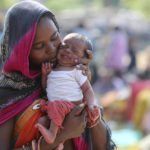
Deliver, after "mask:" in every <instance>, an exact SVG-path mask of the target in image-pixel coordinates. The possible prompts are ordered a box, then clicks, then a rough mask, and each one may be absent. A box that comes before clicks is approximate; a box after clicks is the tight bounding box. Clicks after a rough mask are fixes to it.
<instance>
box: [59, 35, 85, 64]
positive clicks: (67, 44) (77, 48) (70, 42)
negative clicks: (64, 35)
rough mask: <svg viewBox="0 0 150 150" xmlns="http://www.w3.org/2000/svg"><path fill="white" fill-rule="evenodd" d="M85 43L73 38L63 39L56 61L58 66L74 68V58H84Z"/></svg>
mask: <svg viewBox="0 0 150 150" xmlns="http://www.w3.org/2000/svg"><path fill="white" fill-rule="evenodd" d="M85 49H86V46H85V43H84V42H82V41H80V40H78V39H74V38H68V39H65V40H64V41H63V43H62V45H61V46H60V49H59V51H58V54H57V60H58V63H59V64H60V65H63V66H74V65H75V59H76V58H83V57H85Z"/></svg>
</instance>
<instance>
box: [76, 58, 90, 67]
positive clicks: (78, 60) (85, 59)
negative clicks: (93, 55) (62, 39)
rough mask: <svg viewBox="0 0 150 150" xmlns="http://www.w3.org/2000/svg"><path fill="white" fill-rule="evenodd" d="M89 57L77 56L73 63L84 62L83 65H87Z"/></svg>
mask: <svg viewBox="0 0 150 150" xmlns="http://www.w3.org/2000/svg"><path fill="white" fill-rule="evenodd" d="M90 61H91V60H90V59H87V58H78V59H75V63H76V64H84V65H87V66H88V65H89V64H90Z"/></svg>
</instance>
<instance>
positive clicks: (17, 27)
mask: <svg viewBox="0 0 150 150" xmlns="http://www.w3.org/2000/svg"><path fill="white" fill-rule="evenodd" d="M60 43H61V38H60V35H59V28H58V25H57V22H56V20H55V17H54V15H53V14H52V13H51V12H50V11H49V10H48V9H47V8H46V7H44V6H43V5H41V4H39V3H37V2H35V1H22V2H20V3H17V4H16V5H14V6H12V7H11V8H10V9H9V10H8V13H7V15H6V18H5V23H4V33H3V37H2V43H1V51H2V59H3V62H4V66H3V73H2V75H1V77H0V98H1V100H0V133H1V134H0V150H8V149H13V148H15V149H17V150H19V149H20V150H21V149H26V150H28V149H33V150H34V149H35V150H36V149H41V150H50V149H55V147H57V146H58V144H59V143H60V142H62V141H66V143H65V148H64V149H65V150H67V149H68V150H72V149H74V148H76V149H80V150H81V149H82V150H91V149H92V145H91V144H88V140H89V142H91V140H90V139H89V138H90V136H89V131H86V132H84V134H83V135H82V136H81V137H80V138H75V137H78V136H80V135H81V133H82V132H83V130H84V128H85V125H86V119H85V118H86V113H85V111H84V105H83V104H82V105H80V106H79V107H76V108H75V109H74V110H73V111H72V112H71V113H70V114H69V115H68V116H67V117H66V119H65V121H64V124H63V126H64V129H63V130H61V131H60V133H59V134H58V135H57V137H56V140H55V142H54V143H53V144H51V145H49V144H47V143H46V142H45V141H44V140H43V139H42V138H40V136H39V134H38V131H37V129H36V128H35V127H34V125H35V123H36V122H37V120H38V119H39V118H40V116H42V113H41V112H40V110H39V109H37V108H36V107H35V106H36V104H37V103H39V102H40V100H39V99H38V98H39V97H42V95H41V94H42V92H41V85H40V83H41V81H40V73H41V65H42V63H43V62H50V63H52V64H53V65H55V62H56V59H55V56H56V51H57V48H58V46H59V44H60ZM87 53H88V54H89V58H90V59H92V54H91V53H90V52H89V51H87ZM90 59H89V60H87V59H86V60H83V59H82V60H75V61H76V62H77V64H79V63H80V64H87V65H88V64H89V61H90ZM80 69H83V70H84V71H86V70H87V67H86V66H85V65H82V66H81V68H80ZM79 114H80V115H79ZM48 124H49V123H47V126H48ZM77 126H78V128H76V127H77ZM87 130H89V129H87ZM91 133H92V134H91V135H92V140H93V145H94V146H93V147H94V149H95V150H96V149H97V150H98V149H99V150H101V149H102V150H104V149H107V146H110V140H109V136H107V134H108V130H107V127H106V126H105V124H104V122H103V121H100V123H99V124H98V125H97V126H95V127H93V128H92V130H91ZM95 135H97V139H94V138H93V137H94V136H95ZM72 138H74V140H73V141H74V142H73V143H72V140H69V139H72ZM34 139H36V141H35V140H34ZM99 140H100V141H101V142H99ZM107 143H109V144H107Z"/></svg>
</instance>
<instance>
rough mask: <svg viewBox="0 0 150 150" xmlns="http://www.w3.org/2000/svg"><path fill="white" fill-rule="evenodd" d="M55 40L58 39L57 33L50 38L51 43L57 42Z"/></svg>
mask: <svg viewBox="0 0 150 150" xmlns="http://www.w3.org/2000/svg"><path fill="white" fill-rule="evenodd" d="M57 38H58V33H56V34H55V35H54V36H53V37H52V39H51V41H55V40H57Z"/></svg>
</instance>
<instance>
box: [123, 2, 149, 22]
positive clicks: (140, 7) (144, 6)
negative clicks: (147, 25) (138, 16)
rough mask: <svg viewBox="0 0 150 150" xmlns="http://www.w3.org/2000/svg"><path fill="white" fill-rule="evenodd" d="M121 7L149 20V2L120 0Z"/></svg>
mask: <svg viewBox="0 0 150 150" xmlns="http://www.w3.org/2000/svg"><path fill="white" fill-rule="evenodd" d="M121 4H122V6H124V7H126V8H129V9H133V10H136V11H140V12H142V13H143V14H144V15H145V16H146V18H148V19H149V20H150V0H122V1H121Z"/></svg>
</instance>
